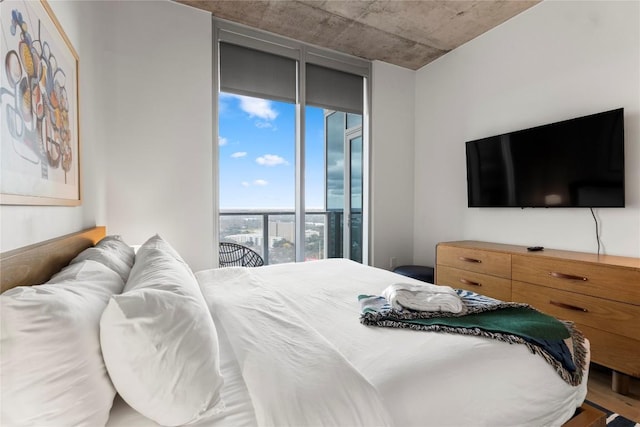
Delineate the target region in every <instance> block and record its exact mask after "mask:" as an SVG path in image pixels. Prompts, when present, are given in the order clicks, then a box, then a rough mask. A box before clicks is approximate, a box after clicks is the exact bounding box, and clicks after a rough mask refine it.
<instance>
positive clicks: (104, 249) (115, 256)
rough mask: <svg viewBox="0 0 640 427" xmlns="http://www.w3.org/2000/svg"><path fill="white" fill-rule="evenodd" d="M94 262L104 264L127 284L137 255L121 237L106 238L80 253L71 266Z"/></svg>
mask: <svg viewBox="0 0 640 427" xmlns="http://www.w3.org/2000/svg"><path fill="white" fill-rule="evenodd" d="M88 259H90V260H93V261H98V262H99V263H102V264H104V265H106V266H107V267H109V268H110V269H112V270H113V271H115V272H116V273H118V274H119V275H120V277H121V278H122V281H123V282H125V283H126V281H127V279H128V278H129V273H130V272H131V267H133V262H134V259H135V253H134V251H133V248H132V247H130V246H129V245H127V244H126V243H125V242H124V241H123V240H122V238H121V237H120V236H106V237H104V238H103V239H102V240H100V241H99V242H98V243H97V244H96V245H95V246H94V247H92V248H87V249H85V250H84V251H82V252H80V253H79V254H78V255H77V256H76V257H75V258H74V259H72V260H71V262H70V264H75V263H77V262H82V261H85V260H88Z"/></svg>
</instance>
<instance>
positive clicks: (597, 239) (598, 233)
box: [589, 208, 600, 256]
mask: <svg viewBox="0 0 640 427" xmlns="http://www.w3.org/2000/svg"><path fill="white" fill-rule="evenodd" d="M589 209H591V216H592V217H593V221H594V222H595V223H596V241H597V242H598V256H599V255H600V232H599V231H598V219H597V218H596V214H595V213H594V212H593V208H589Z"/></svg>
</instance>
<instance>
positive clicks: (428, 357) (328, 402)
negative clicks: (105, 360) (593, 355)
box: [109, 259, 587, 427]
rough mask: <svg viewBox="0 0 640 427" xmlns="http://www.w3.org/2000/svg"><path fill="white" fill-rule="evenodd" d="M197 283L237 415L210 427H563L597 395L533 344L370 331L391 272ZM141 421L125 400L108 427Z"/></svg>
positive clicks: (345, 266) (305, 271)
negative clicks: (363, 309) (369, 306)
mask: <svg viewBox="0 0 640 427" xmlns="http://www.w3.org/2000/svg"><path fill="white" fill-rule="evenodd" d="M196 276H197V278H198V281H199V282H200V285H201V288H202V290H203V293H204V295H205V298H206V300H207V302H208V304H209V307H210V309H211V311H212V314H213V316H214V320H215V322H216V327H217V329H218V331H219V333H220V334H221V335H222V336H221V342H220V345H221V354H223V361H222V371H223V375H225V387H224V388H223V391H222V397H223V399H225V403H226V404H227V408H228V410H227V411H226V413H223V414H220V415H219V416H216V417H215V418H213V419H210V420H208V422H207V423H201V424H199V425H211V426H215V427H218V426H223V425H259V426H340V425H344V426H383V425H394V426H398V427H403V426H481V425H486V426H543V425H561V424H562V423H564V422H565V421H567V420H568V419H569V418H571V416H572V415H573V413H574V411H575V409H576V407H578V406H580V404H581V403H582V401H583V400H584V398H585V396H586V378H587V375H585V376H584V378H585V379H584V381H583V384H581V385H580V386H578V387H572V386H569V385H568V384H567V383H565V382H564V381H563V380H562V379H561V378H560V376H559V375H558V374H557V373H556V372H555V370H554V369H553V368H552V367H551V366H550V365H549V364H547V362H545V361H544V360H543V359H542V358H541V357H539V356H536V355H533V354H531V353H530V352H529V351H528V350H527V348H526V347H525V346H521V345H515V344H514V345H510V344H507V343H503V342H498V341H495V340H491V339H488V338H483V337H473V336H460V335H454V334H443V333H435V332H423V331H414V330H404V329H390V328H379V327H368V326H364V325H362V324H360V323H359V304H358V299H357V296H358V295H359V294H380V293H381V292H382V291H383V290H384V288H386V287H387V286H389V285H390V284H393V283H396V282H397V281H398V278H399V277H398V276H397V275H396V274H394V273H390V272H388V271H384V270H380V269H375V268H371V267H366V266H363V265H360V264H357V263H355V262H352V261H348V260H343V259H331V260H324V261H314V262H307V263H300V264H285V265H274V266H266V267H260V268H253V269H245V268H225V269H215V270H206V271H202V272H199V273H197V274H196ZM402 280H403V281H407V280H409V281H410V280H411V279H407V278H402ZM225 359H226V360H225ZM131 411H132V410H131V409H130V408H127V407H126V405H124V403H122V402H120V403H119V405H117V407H116V408H115V409H114V413H113V415H112V418H111V419H110V423H109V425H114V426H115V425H142V421H143V419H142V418H140V417H139V416H137V415H135V414H132V413H131ZM136 420H137V421H138V422H136ZM125 421H126V422H128V424H125Z"/></svg>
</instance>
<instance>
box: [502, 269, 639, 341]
mask: <svg viewBox="0 0 640 427" xmlns="http://www.w3.org/2000/svg"><path fill="white" fill-rule="evenodd" d="M512 296H513V300H514V301H518V302H526V303H528V304H530V305H532V306H533V307H535V308H536V309H538V310H540V311H543V312H545V313H547V314H550V315H552V316H554V317H557V318H558V319H562V320H571V321H574V322H576V323H580V324H583V325H587V326H590V327H593V328H596V329H599V330H602V331H605V332H610V333H614V334H617V335H620V336H622V337H629V338H633V339H635V340H640V328H639V327H638V325H640V306H636V305H633V304H625V303H621V302H617V301H610V300H605V299H600V298H594V297H591V296H588V295H582V294H577V293H574V292H567V291H562V290H557V289H551V288H547V287H544V286H536V285H532V284H530V283H523V282H518V281H515V280H514V281H513V283H512Z"/></svg>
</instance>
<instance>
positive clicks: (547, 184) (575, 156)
mask: <svg viewBox="0 0 640 427" xmlns="http://www.w3.org/2000/svg"><path fill="white" fill-rule="evenodd" d="M623 111H624V110H623V109H622V108H619V109H616V110H611V111H606V112H603V113H598V114H592V115H589V116H584V117H579V118H576V119H571V120H566V121H562V122H557V123H552V124H549V125H544V126H538V127H534V128H530V129H525V130H519V131H516V132H511V133H506V134H502V135H497V136H492V137H489V138H483V139H478V140H475V141H468V142H467V143H466V151H467V195H468V200H469V207H522V208H524V207H624V118H623Z"/></svg>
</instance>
